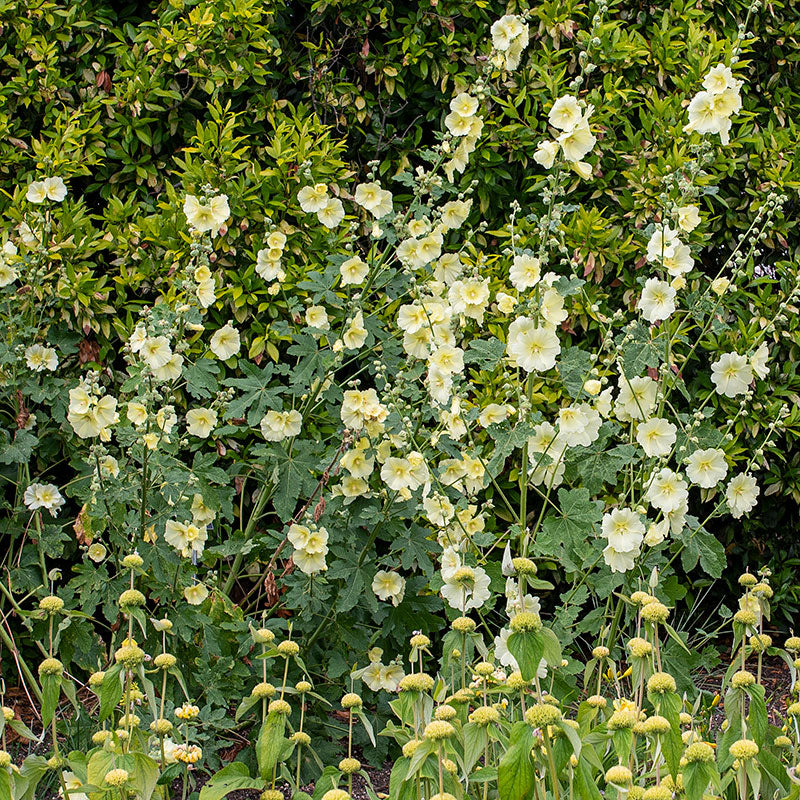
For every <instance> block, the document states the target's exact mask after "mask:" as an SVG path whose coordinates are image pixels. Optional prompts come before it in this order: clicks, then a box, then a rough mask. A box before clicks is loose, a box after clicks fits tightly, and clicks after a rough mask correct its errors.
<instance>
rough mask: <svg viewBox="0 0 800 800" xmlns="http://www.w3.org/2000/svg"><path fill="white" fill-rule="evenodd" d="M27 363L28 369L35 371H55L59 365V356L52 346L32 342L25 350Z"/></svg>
mask: <svg viewBox="0 0 800 800" xmlns="http://www.w3.org/2000/svg"><path fill="white" fill-rule="evenodd" d="M25 363H26V364H27V365H28V369H32V370H33V371H34V372H42V371H44V370H48V371H49V372H54V371H55V370H56V368H57V367H58V356H57V355H56V351H55V350H54V349H53V348H52V347H43V346H42V345H40V344H32V345H31V346H30V347H28V348H26V350H25Z"/></svg>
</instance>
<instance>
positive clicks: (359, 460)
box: [339, 438, 375, 478]
mask: <svg viewBox="0 0 800 800" xmlns="http://www.w3.org/2000/svg"><path fill="white" fill-rule="evenodd" d="M368 449H369V439H366V438H364V439H360V440H359V441H358V442H357V444H356V446H355V447H353V448H351V449H350V450H348V451H347V452H346V453H345V454H344V455H343V456H342V460H341V461H340V462H339V463H340V465H341V466H342V469H346V470H347V471H348V472H349V473H350V474H351V475H352V476H353V477H354V478H369V476H370V475H372V470H373V469H374V467H375V458H374V457H373V456H368V455H367V450H368Z"/></svg>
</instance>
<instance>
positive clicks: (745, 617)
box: [733, 608, 758, 628]
mask: <svg viewBox="0 0 800 800" xmlns="http://www.w3.org/2000/svg"><path fill="white" fill-rule="evenodd" d="M733 621H734V622H736V623H738V624H739V625H746V626H747V627H748V628H752V627H753V626H754V625H756V624H757V623H758V617H757V616H756V614H755V611H751V610H750V609H749V608H740V609H739V610H738V611H737V612H736V613H735V614H734V615H733Z"/></svg>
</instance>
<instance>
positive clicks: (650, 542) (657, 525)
mask: <svg viewBox="0 0 800 800" xmlns="http://www.w3.org/2000/svg"><path fill="white" fill-rule="evenodd" d="M667 534H669V520H668V519H667V518H666V517H665V518H664V519H662V520H661V521H660V522H651V523H650V525H648V527H647V533H646V534H645V536H644V543H645V544H646V545H647V546H648V547H655V546H656V545H659V544H661V542H663V541H664V539H666V538H667Z"/></svg>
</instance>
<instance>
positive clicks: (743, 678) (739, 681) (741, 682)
mask: <svg viewBox="0 0 800 800" xmlns="http://www.w3.org/2000/svg"><path fill="white" fill-rule="evenodd" d="M755 682H756V676H755V675H753V673H752V672H749V671H748V670H746V669H740V670H739V671H738V672H734V673H733V677H732V678H731V685H732V686H733V688H734V689H744V688H745V687H747V686H752V685H753V684H754V683H755Z"/></svg>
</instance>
